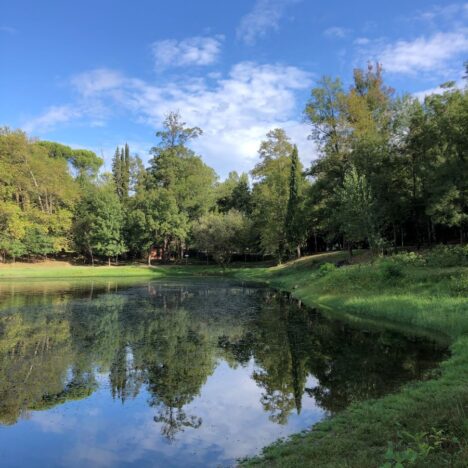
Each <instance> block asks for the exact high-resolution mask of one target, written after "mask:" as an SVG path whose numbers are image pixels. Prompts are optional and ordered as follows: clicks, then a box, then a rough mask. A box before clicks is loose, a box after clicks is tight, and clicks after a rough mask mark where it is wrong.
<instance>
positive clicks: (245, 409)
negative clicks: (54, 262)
mask: <svg viewBox="0 0 468 468" xmlns="http://www.w3.org/2000/svg"><path fill="white" fill-rule="evenodd" d="M445 352H446V351H445V350H444V349H441V348H440V347H438V346H437V345H436V344H435V343H433V342H431V341H428V340H424V339H421V338H410V337H406V336H404V335H400V334H398V333H396V332H389V331H386V332H382V331H375V330H369V329H362V328H361V329H360V328H353V327H351V326H350V325H346V324H344V323H342V322H340V321H337V320H329V319H326V318H325V317H323V316H322V315H320V313H318V312H317V311H314V310H310V309H307V308H305V307H303V306H301V304H300V303H299V302H297V301H294V300H292V299H290V298H288V297H287V296H284V295H281V294H279V293H277V292H274V291H272V290H270V289H267V288H264V287H261V286H256V285H252V284H245V283H235V282H229V281H225V280H218V279H211V280H177V281H171V282H161V281H151V282H141V280H140V282H139V283H135V282H133V283H132V282H127V283H122V282H115V281H113V282H110V283H105V282H94V283H88V282H76V283H62V282H45V283H44V282H41V283H31V284H24V283H9V284H5V283H3V284H0V465H1V466H2V467H54V466H61V467H65V466H66V467H75V466H76V467H82V466H92V467H99V466H112V467H114V466H138V467H146V466H151V467H154V466H156V467H171V466H184V467H190V466H226V465H227V466H230V465H233V464H235V461H236V459H237V458H239V457H244V456H247V455H252V454H256V453H259V451H260V450H261V448H262V447H263V446H265V445H266V444H268V443H271V442H273V441H274V440H276V439H278V438H279V437H284V436H287V435H289V434H291V433H293V432H298V431H301V430H303V429H306V428H308V427H310V426H311V425H312V424H314V423H315V422H317V421H319V420H320V419H322V418H324V417H326V416H328V415H332V414H334V413H336V412H338V411H340V410H342V409H343V408H345V407H346V406H347V405H349V404H350V403H351V402H352V401H358V400H364V399H368V398H372V397H376V396H379V395H382V394H385V393H388V392H392V391H395V390H396V389H397V388H398V387H399V386H400V385H401V384H402V383H404V382H407V381H409V380H414V379H419V378H424V377H427V376H428V375H429V374H430V373H431V369H434V367H435V366H436V365H437V363H438V361H439V360H440V359H441V358H442V357H443V356H444V354H445Z"/></svg>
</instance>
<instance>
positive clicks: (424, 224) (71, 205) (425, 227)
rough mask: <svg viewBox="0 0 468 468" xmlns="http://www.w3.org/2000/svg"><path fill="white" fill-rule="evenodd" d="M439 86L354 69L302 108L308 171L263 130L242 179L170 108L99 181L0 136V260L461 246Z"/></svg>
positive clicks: (466, 138) (465, 167) (51, 152)
mask: <svg viewBox="0 0 468 468" xmlns="http://www.w3.org/2000/svg"><path fill="white" fill-rule="evenodd" d="M467 70H468V67H467ZM467 75H468V73H467ZM465 82H466V76H465ZM441 89H442V92H441V93H439V94H430V95H427V96H426V97H425V98H424V100H419V99H417V98H415V97H413V96H411V95H410V94H405V95H397V94H396V93H395V91H394V90H393V89H391V88H390V87H389V86H387V85H386V84H385V82H384V80H383V69H382V66H381V65H380V64H379V63H376V64H369V65H368V67H367V68H366V69H356V70H355V71H354V74H353V77H352V84H351V85H350V86H349V87H346V86H345V85H344V84H343V83H342V81H341V79H340V78H331V77H323V78H322V79H320V80H318V81H317V83H316V86H315V87H314V88H313V89H312V90H311V93H310V97H309V100H308V101H307V102H306V103H305V106H304V120H305V122H307V123H308V124H309V128H310V134H309V138H310V139H311V140H313V141H314V143H315V145H316V148H317V151H318V157H317V158H316V159H314V160H313V161H312V162H311V164H310V166H309V167H306V166H304V165H303V163H301V161H306V160H311V159H312V155H307V154H303V155H299V154H298V149H297V146H296V145H295V144H294V142H293V141H291V139H290V138H289V137H288V135H287V133H286V131H285V130H284V129H281V128H275V129H272V130H271V131H269V132H268V133H267V134H266V136H265V139H264V141H262V142H261V144H260V147H259V149H258V162H257V164H256V165H255V167H253V168H252V170H251V171H250V173H249V174H246V173H242V174H238V173H237V172H231V173H230V174H229V176H228V177H227V178H226V179H225V180H223V181H220V179H219V177H218V176H217V174H216V173H215V171H214V170H213V169H212V168H210V167H208V166H207V165H206V164H205V163H204V162H203V159H202V156H201V155H198V154H196V153H195V152H194V151H193V150H192V149H191V148H190V144H191V142H192V141H193V140H194V139H196V138H202V137H203V130H202V129H201V128H198V127H190V126H189V125H187V124H186V123H185V122H184V121H183V116H181V115H180V114H179V113H178V112H171V113H170V114H168V115H167V117H166V119H165V120H164V122H162V125H161V128H160V129H158V130H157V131H156V134H155V136H156V144H155V146H154V147H153V148H151V150H150V154H151V158H150V159H149V162H148V165H147V166H145V165H144V164H143V162H142V159H141V158H140V157H139V156H138V155H136V154H132V152H131V148H129V146H128V145H125V146H124V147H118V148H117V149H116V151H115V155H114V157H113V160H112V172H111V173H105V172H103V171H102V169H101V168H102V165H103V159H102V158H100V157H99V156H97V155H96V154H95V153H94V152H92V151H89V150H83V149H72V148H70V147H69V146H66V145H63V144H60V143H57V142H51V141H42V140H38V139H36V138H33V137H32V136H30V135H27V134H26V133H24V132H23V131H21V130H11V129H8V128H3V129H1V130H0V259H1V260H2V261H3V262H10V261H15V260H18V259H37V258H44V257H48V256H51V257H65V256H68V257H70V256H71V257H73V258H75V259H80V260H81V261H84V262H87V263H92V264H94V263H95V262H96V261H97V262H108V263H109V264H111V262H115V261H118V260H119V259H121V260H127V261H130V260H131V261H135V260H140V259H146V260H147V261H148V262H149V263H150V262H151V260H152V258H158V259H160V260H161V261H163V262H169V261H180V260H183V259H184V258H186V256H187V255H188V256H189V257H190V258H191V257H194V256H198V257H200V255H203V258H206V259H208V258H209V259H212V260H214V261H216V262H217V263H219V264H221V265H226V264H227V263H229V262H230V261H231V260H232V259H233V258H245V259H247V258H255V259H258V258H262V257H263V258H265V257H267V258H273V259H275V260H276V261H278V262H281V261H283V260H287V259H289V258H294V257H300V256H301V254H302V253H303V252H309V253H310V252H318V251H325V250H335V249H347V250H349V252H350V254H352V250H353V249H354V248H361V247H364V248H369V249H371V250H372V252H374V253H376V254H378V253H382V252H385V251H388V250H391V249H397V248H401V247H407V246H411V247H414V248H420V247H422V246H427V245H431V244H435V243H463V242H464V241H466V236H467V228H468V184H467V181H468V164H467V154H468V132H467V129H468V93H467V88H466V86H465V88H464V89H460V88H459V87H457V86H456V83H455V82H447V83H444V84H443V85H442V86H441ZM226 151H227V152H229V148H226ZM200 258H202V257H200Z"/></svg>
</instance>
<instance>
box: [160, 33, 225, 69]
mask: <svg viewBox="0 0 468 468" xmlns="http://www.w3.org/2000/svg"><path fill="white" fill-rule="evenodd" d="M223 39H224V36H214V37H201V36H196V37H189V38H187V39H183V40H181V41H177V40H175V39H167V40H164V41H157V42H154V43H153V44H152V46H151V49H152V52H153V57H154V61H155V66H156V69H158V70H161V69H164V68H168V67H184V66H189V65H197V66H202V65H211V64H212V63H214V62H216V60H217V59H218V57H219V54H220V52H221V43H222V41H223Z"/></svg>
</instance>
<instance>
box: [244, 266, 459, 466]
mask: <svg viewBox="0 0 468 468" xmlns="http://www.w3.org/2000/svg"><path fill="white" fill-rule="evenodd" d="M318 260H319V259H318V258H317V261H318ZM323 260H325V259H323ZM317 261H314V258H313V257H312V258H309V259H304V260H302V261H298V262H294V263H292V264H289V265H284V266H281V267H276V268H272V269H269V270H267V271H263V272H259V271H255V270H252V271H251V272H248V271H243V272H242V273H241V276H243V277H244V278H249V279H254V278H255V277H256V276H257V275H259V276H260V277H262V279H265V280H267V281H268V283H269V284H270V285H271V286H273V287H276V288H279V289H282V290H285V291H290V292H292V293H293V295H294V296H295V297H296V298H298V299H300V300H302V301H303V302H304V303H305V304H307V305H309V306H312V307H314V306H319V307H321V308H322V309H323V310H331V311H332V312H331V313H332V314H333V315H335V316H336V315H340V314H341V315H343V316H346V317H347V318H348V319H352V318H357V319H369V320H372V321H374V322H382V323H389V324H395V325H397V326H398V325H401V326H403V327H405V328H406V329H407V330H408V331H410V332H413V333H414V334H418V333H420V332H422V331H426V330H429V331H432V332H434V333H436V334H440V335H441V339H448V340H450V342H451V353H452V354H451V357H450V358H449V359H448V360H447V361H445V362H444V363H442V365H441V367H440V369H438V371H437V372H436V373H435V374H434V375H433V376H432V378H431V379H430V380H427V381H422V382H414V383H412V384H409V385H406V386H405V387H404V388H402V389H401V391H400V392H398V393H396V394H393V395H388V396H386V397H384V398H381V399H378V400H375V401H367V402H363V403H356V404H353V405H352V406H351V407H349V408H348V409H346V410H345V411H343V412H342V413H341V414H339V415H337V416H335V417H333V418H331V419H328V420H325V421H323V422H320V423H318V424H316V425H315V426H314V427H313V429H312V430H311V431H307V432H305V433H302V434H298V435H295V436H293V437H291V438H290V439H288V440H286V441H279V442H278V443H276V444H273V445H271V446H269V447H267V448H265V449H264V452H263V455H262V456H259V457H256V458H253V459H249V460H245V461H244V463H245V464H246V465H261V466H287V467H289V466H290V467H296V466H314V467H317V466H320V467H344V466H347V467H378V466H388V467H394V466H421V467H422V466H424V467H427V466H434V467H436V466H460V467H461V466H466V463H467V460H468V300H467V293H468V291H467V287H468V269H467V268H466V267H464V268H463V267H451V268H437V267H427V266H414V265H403V266H400V267H398V268H392V266H391V265H390V266H389V264H388V263H387V264H386V263H384V262H381V263H375V264H370V263H366V264H358V265H352V266H347V267H344V268H339V269H334V268H332V267H330V268H327V267H321V268H320V267H318V263H319V262H317ZM237 276H239V275H237ZM398 462H401V463H402V464H401V465H397V463H398ZM385 463H388V464H387V465H386V464H385Z"/></svg>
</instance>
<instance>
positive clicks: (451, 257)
mask: <svg viewBox="0 0 468 468" xmlns="http://www.w3.org/2000/svg"><path fill="white" fill-rule="evenodd" d="M426 261H427V264H428V265H430V266H435V267H453V266H467V265H468V245H452V246H448V245H438V246H437V247H434V248H433V249H432V250H430V251H429V252H428V253H427V254H426Z"/></svg>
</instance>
